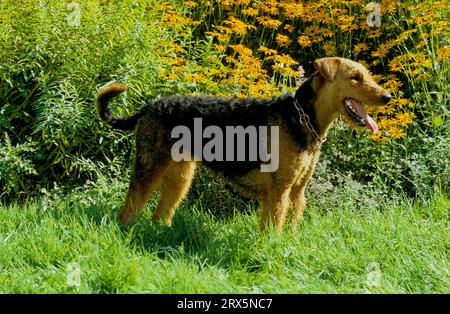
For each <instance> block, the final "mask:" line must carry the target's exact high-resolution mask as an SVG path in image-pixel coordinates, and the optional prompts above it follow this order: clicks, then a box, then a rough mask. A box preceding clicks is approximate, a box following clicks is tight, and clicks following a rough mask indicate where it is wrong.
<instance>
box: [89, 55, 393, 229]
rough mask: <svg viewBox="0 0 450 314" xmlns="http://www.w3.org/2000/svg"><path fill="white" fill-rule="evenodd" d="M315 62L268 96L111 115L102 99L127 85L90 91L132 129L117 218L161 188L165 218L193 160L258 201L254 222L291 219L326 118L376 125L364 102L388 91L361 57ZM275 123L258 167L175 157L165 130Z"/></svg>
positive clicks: (187, 181)
mask: <svg viewBox="0 0 450 314" xmlns="http://www.w3.org/2000/svg"><path fill="white" fill-rule="evenodd" d="M314 67H315V69H316V70H317V72H315V73H314V74H313V75H312V76H311V77H310V78H309V79H308V80H307V81H306V82H305V83H303V84H302V85H301V86H300V87H299V88H298V89H297V91H296V92H295V93H294V94H284V95H282V96H280V97H278V98H275V99H257V98H244V99H240V98H232V97H213V96H169V97H165V98H161V99H156V100H153V101H151V102H150V103H149V104H147V105H146V106H144V107H143V108H142V109H141V110H140V111H139V112H138V113H137V114H135V115H133V116H130V117H126V118H117V117H113V116H112V115H111V111H110V109H109V108H108V101H109V100H110V99H112V98H113V97H114V96H116V95H118V94H120V93H122V92H123V91H124V90H125V89H126V86H125V85H124V84H120V83H112V84H108V85H106V86H104V87H103V88H101V89H100V90H99V92H98V95H97V99H96V101H97V111H98V114H99V116H100V118H101V119H102V120H103V121H105V122H106V123H108V124H110V125H111V126H112V127H113V128H118V129H122V130H135V131H136V158H135V165H134V171H133V173H132V177H131V182H130V187H129V191H128V194H127V196H126V198H125V203H124V205H123V207H122V210H121V211H120V214H119V218H120V220H121V222H122V223H123V224H124V225H129V224H130V223H131V222H132V221H133V220H134V218H136V217H137V216H138V215H139V213H140V212H141V210H142V208H143V206H144V204H145V202H146V201H147V200H149V198H150V197H151V196H152V194H153V192H154V191H155V190H156V189H158V188H160V190H161V198H160V200H159V203H158V206H157V208H156V210H155V211H154V213H153V220H154V221H156V222H162V223H166V224H170V222H171V220H172V217H173V215H174V213H175V210H176V208H177V206H178V204H179V203H180V202H181V200H182V199H183V198H184V197H185V195H186V193H187V192H188V190H189V187H190V185H191V182H192V179H193V176H194V172H195V168H196V165H197V163H200V164H203V165H204V166H206V167H207V168H209V169H210V170H212V171H213V172H214V173H217V174H219V175H221V176H223V177H225V178H226V179H227V180H228V181H229V182H230V183H232V184H234V185H236V186H237V187H238V188H239V190H240V191H242V192H244V193H245V194H247V196H252V197H255V198H258V199H259V200H260V201H261V204H262V210H261V215H260V229H261V230H265V229H266V228H268V227H269V228H275V230H276V231H277V232H280V231H281V230H282V228H283V225H284V223H285V221H286V220H287V218H289V219H290V220H291V222H292V223H293V224H294V225H295V223H296V222H297V221H298V219H299V218H300V217H301V215H302V211H303V208H304V207H305V204H306V199H305V188H306V186H307V184H308V182H309V181H310V179H311V176H312V174H313V171H314V168H315V165H316V163H317V161H318V159H319V155H320V148H321V146H322V143H323V142H324V139H325V138H326V136H327V133H328V130H329V128H330V127H331V125H332V122H333V121H334V120H335V119H336V118H337V117H338V116H339V115H343V116H344V118H345V120H346V121H347V122H349V124H351V125H352V126H353V127H367V128H369V129H370V131H371V132H372V133H375V132H377V125H376V123H375V122H374V120H373V119H372V118H371V117H370V116H369V115H368V114H367V113H366V111H365V109H364V105H363V103H364V104H367V105H372V106H377V105H385V104H386V103H388V102H389V100H390V99H391V95H390V94H389V93H388V92H387V91H386V90H385V89H383V88H382V87H380V86H379V85H378V84H376V83H375V81H374V80H373V79H372V78H371V76H370V74H369V71H368V70H367V69H366V68H365V67H364V66H363V65H361V64H360V63H357V62H354V61H352V60H349V59H344V58H337V57H332V58H322V59H318V60H316V61H315V62H314ZM195 118H202V119H203V124H204V125H215V126H218V127H220V128H223V129H224V128H225V127H226V126H238V125H241V126H244V127H246V126H250V125H255V126H277V127H278V130H279V139H278V141H279V142H278V149H279V165H278V169H277V170H276V171H274V172H261V171H260V166H261V163H262V161H261V160H256V161H210V162H207V161H204V160H203V161H196V160H195V159H194V160H183V161H178V162H177V161H174V160H173V158H172V157H171V147H172V145H173V144H174V142H175V139H173V138H172V137H171V130H172V129H173V128H174V127H176V126H177V125H185V126H187V127H188V128H190V129H192V128H193V120H194V119H195Z"/></svg>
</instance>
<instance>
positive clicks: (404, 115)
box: [395, 112, 415, 124]
mask: <svg viewBox="0 0 450 314" xmlns="http://www.w3.org/2000/svg"><path fill="white" fill-rule="evenodd" d="M414 117H415V115H414V113H412V112H400V113H397V115H396V116H395V118H396V119H397V123H400V124H411V123H412V121H413V118H414Z"/></svg>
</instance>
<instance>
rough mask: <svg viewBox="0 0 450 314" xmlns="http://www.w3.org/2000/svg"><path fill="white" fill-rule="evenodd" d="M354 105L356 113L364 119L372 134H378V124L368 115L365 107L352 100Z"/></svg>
mask: <svg viewBox="0 0 450 314" xmlns="http://www.w3.org/2000/svg"><path fill="white" fill-rule="evenodd" d="M352 105H353V108H355V109H356V111H357V112H358V114H359V116H361V117H364V121H365V122H366V126H367V127H368V128H369V130H370V132H371V133H372V134H375V133H377V132H378V126H377V124H376V122H375V121H374V120H373V119H372V117H371V116H369V115H368V114H367V113H366V110H364V107H363V106H362V105H360V104H359V103H358V102H356V101H354V100H352Z"/></svg>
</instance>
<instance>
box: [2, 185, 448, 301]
mask: <svg viewBox="0 0 450 314" xmlns="http://www.w3.org/2000/svg"><path fill="white" fill-rule="evenodd" d="M124 187H125V185H120V186H118V183H116V184H113V183H106V182H103V183H102V182H101V181H99V182H97V183H95V184H91V185H87V186H85V187H84V188H79V189H75V190H74V191H72V192H71V193H70V194H68V195H66V196H64V197H62V196H56V197H51V196H50V195H48V196H47V197H43V198H40V199H34V200H30V201H28V202H26V203H25V204H21V205H19V204H12V205H8V206H1V207H0V292H2V293H77V292H81V293H135V292H150V293H207V292H208V293H253V292H254V293H256V292H263V293H368V292H370V293H413V292H415V293H448V292H450V289H449V286H450V285H449V276H448V275H449V273H448V272H449V270H448V266H449V264H448V230H447V226H448V217H447V215H448V209H449V205H450V201H449V199H448V197H447V196H445V195H444V194H443V193H437V194H436V195H435V197H434V198H433V199H431V200H429V201H427V202H422V203H420V204H419V203H414V204H411V203H410V202H409V201H407V200H406V199H403V200H402V199H400V200H397V201H384V202H382V204H381V206H380V207H379V208H371V207H363V208H359V209H358V208H357V207H356V204H357V201H356V200H357V197H355V198H354V202H353V203H354V204H355V206H352V205H351V203H352V202H349V201H348V199H347V200H346V201H345V202H342V203H341V202H338V203H336V204H335V205H334V206H333V208H332V209H331V208H326V207H321V206H316V207H314V206H315V205H312V206H310V207H309V208H308V211H307V214H306V216H305V219H304V220H303V221H302V222H300V224H299V228H298V230H297V231H296V232H293V231H287V232H285V233H284V234H283V235H281V236H279V237H277V236H274V235H273V234H267V235H264V236H261V235H260V234H259V233H258V231H257V226H258V224H257V213H256V211H254V210H250V211H249V210H247V211H246V212H245V213H242V212H239V211H236V210H234V211H232V212H231V213H230V214H228V215H223V214H221V215H217V214H215V215H214V214H212V213H211V212H210V211H208V210H207V209H205V208H202V202H200V201H196V200H195V199H193V198H191V199H189V201H187V202H186V203H185V204H184V205H183V206H182V207H181V208H179V210H178V212H177V214H176V217H175V219H174V223H173V225H172V227H170V228H169V227H158V226H155V225H153V224H152V223H151V222H150V216H149V215H150V212H151V210H150V209H151V208H152V207H153V206H154V201H153V203H152V204H149V206H148V207H150V208H147V209H146V211H145V213H144V215H143V216H142V217H141V219H140V220H139V221H138V223H137V225H136V226H135V227H134V228H133V229H132V230H130V231H125V230H123V229H122V228H121V227H120V225H119V224H118V222H117V220H116V218H115V217H116V212H117V210H118V208H119V206H120V202H121V198H122V196H123V192H124V191H123V190H124V189H123V188H124ZM55 194H58V195H61V193H57V191H56V192H55ZM322 197H323V199H325V200H326V199H327V197H328V196H327V194H326V193H325V194H324V195H323V196H322ZM332 200H333V201H334V199H332ZM322 203H323V204H326V202H322ZM312 204H314V203H312ZM73 269H75V271H73ZM77 269H78V270H79V272H78V270H77ZM77 272H78V273H79V274H80V275H79V276H78V278H79V279H80V281H79V283H80V285H77V284H76V282H77V279H75V281H73V278H77V275H76V274H77ZM74 274H75V275H74ZM71 280H72V281H71ZM74 282H75V283H74Z"/></svg>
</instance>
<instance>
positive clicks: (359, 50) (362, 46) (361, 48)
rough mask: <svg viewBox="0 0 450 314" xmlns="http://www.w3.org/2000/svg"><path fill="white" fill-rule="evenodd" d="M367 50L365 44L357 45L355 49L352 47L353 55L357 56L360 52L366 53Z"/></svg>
mask: <svg viewBox="0 0 450 314" xmlns="http://www.w3.org/2000/svg"><path fill="white" fill-rule="evenodd" d="M367 50H369V47H368V46H367V44H365V43H359V44H356V45H355V47H353V52H354V53H355V54H359V53H360V52H361V51H367Z"/></svg>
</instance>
